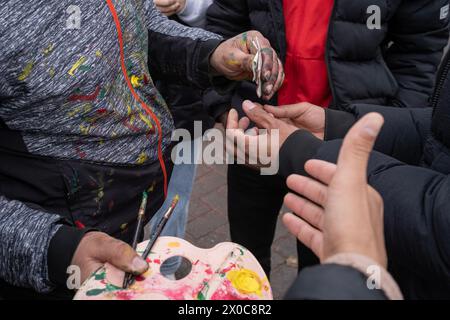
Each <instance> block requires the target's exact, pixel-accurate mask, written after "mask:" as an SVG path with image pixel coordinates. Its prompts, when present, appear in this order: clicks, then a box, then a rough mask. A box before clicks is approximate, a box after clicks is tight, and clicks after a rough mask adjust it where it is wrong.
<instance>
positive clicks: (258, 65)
mask: <svg viewBox="0 0 450 320" xmlns="http://www.w3.org/2000/svg"><path fill="white" fill-rule="evenodd" d="M252 44H253V46H254V47H255V48H256V50H257V52H256V55H255V57H254V58H253V63H252V70H253V82H255V83H256V86H257V90H256V94H257V95H258V98H261V96H262V85H263V81H262V53H261V45H260V44H259V41H258V38H256V39H254V40H252Z"/></svg>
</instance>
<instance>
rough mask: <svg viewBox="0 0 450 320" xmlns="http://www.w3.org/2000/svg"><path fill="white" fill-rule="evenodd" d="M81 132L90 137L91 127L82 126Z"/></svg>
mask: <svg viewBox="0 0 450 320" xmlns="http://www.w3.org/2000/svg"><path fill="white" fill-rule="evenodd" d="M80 132H81V133H82V134H84V135H88V134H89V126H85V125H82V124H80Z"/></svg>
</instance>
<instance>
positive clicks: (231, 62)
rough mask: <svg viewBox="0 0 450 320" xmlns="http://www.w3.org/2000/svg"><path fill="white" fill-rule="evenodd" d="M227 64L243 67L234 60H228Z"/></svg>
mask: <svg viewBox="0 0 450 320" xmlns="http://www.w3.org/2000/svg"><path fill="white" fill-rule="evenodd" d="M227 64H228V65H230V66H239V65H241V62H240V61H238V60H234V59H228V60H227Z"/></svg>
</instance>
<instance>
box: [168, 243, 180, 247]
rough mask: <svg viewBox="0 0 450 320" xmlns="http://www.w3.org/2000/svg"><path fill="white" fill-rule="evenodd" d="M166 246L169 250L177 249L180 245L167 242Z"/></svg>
mask: <svg viewBox="0 0 450 320" xmlns="http://www.w3.org/2000/svg"><path fill="white" fill-rule="evenodd" d="M167 246H168V247H169V248H178V247H179V246H180V243H179V242H169V243H168V244H167Z"/></svg>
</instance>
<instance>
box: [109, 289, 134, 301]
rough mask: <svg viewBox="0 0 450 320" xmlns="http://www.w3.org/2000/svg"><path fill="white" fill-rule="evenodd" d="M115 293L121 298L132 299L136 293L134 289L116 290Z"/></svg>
mask: <svg viewBox="0 0 450 320" xmlns="http://www.w3.org/2000/svg"><path fill="white" fill-rule="evenodd" d="M114 294H115V295H116V297H117V298H118V299H120V300H131V299H133V297H134V293H133V292H132V291H116V292H114Z"/></svg>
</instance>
